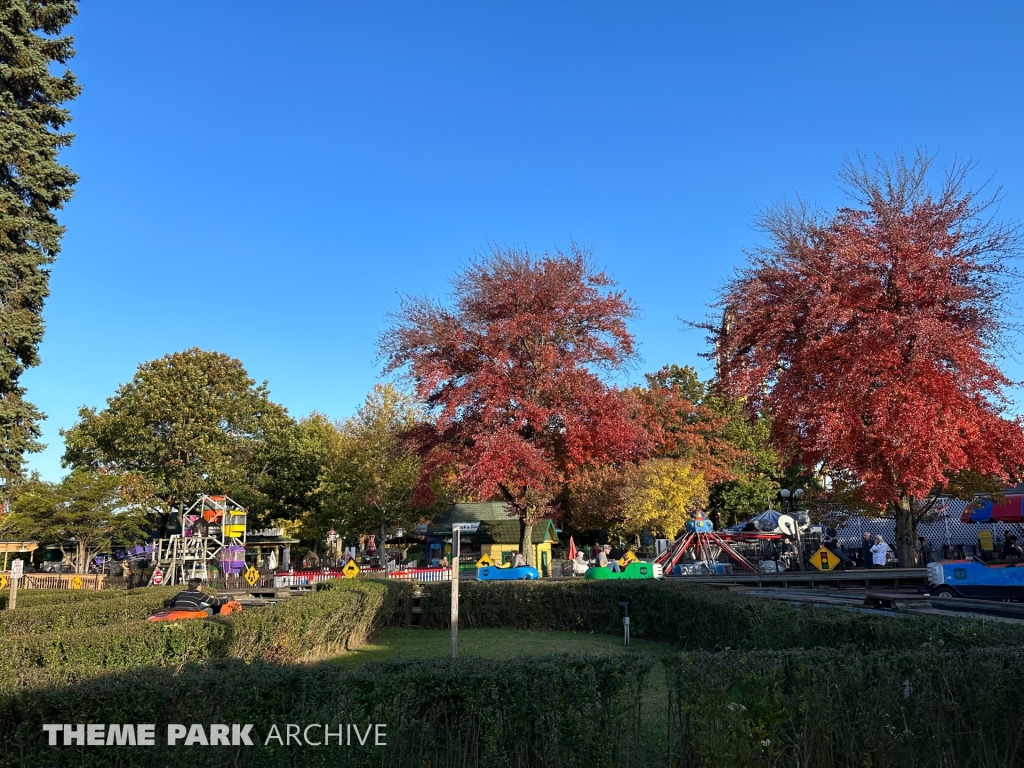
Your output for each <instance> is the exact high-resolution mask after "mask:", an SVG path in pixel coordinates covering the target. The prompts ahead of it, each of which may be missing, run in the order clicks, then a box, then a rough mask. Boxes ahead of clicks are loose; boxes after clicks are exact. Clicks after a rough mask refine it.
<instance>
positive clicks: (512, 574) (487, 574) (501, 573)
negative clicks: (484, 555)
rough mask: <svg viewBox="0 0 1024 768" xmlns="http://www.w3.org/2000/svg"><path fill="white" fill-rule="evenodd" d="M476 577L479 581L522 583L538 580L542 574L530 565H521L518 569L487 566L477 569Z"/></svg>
mask: <svg viewBox="0 0 1024 768" xmlns="http://www.w3.org/2000/svg"><path fill="white" fill-rule="evenodd" d="M476 577H477V579H478V580H479V581H520V580H523V579H538V578H540V573H539V572H538V571H537V569H536V568H534V567H533V566H530V565H521V566H519V567H518V568H511V567H506V568H501V567H499V566H497V565H485V566H484V567H483V568H477V569H476Z"/></svg>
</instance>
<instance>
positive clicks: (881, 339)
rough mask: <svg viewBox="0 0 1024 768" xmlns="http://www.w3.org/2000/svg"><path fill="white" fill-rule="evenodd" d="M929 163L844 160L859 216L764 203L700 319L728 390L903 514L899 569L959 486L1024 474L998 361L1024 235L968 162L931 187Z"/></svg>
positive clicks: (808, 457) (802, 449)
mask: <svg viewBox="0 0 1024 768" xmlns="http://www.w3.org/2000/svg"><path fill="white" fill-rule="evenodd" d="M930 165H931V158H929V157H926V156H923V155H921V154H920V153H919V154H918V156H917V157H916V159H915V160H914V161H912V162H908V161H906V160H905V159H904V158H902V157H897V158H896V160H895V162H894V163H892V164H891V165H889V164H886V163H884V162H882V161H878V162H877V163H876V164H874V165H873V166H870V167H869V166H868V165H867V164H866V163H865V162H864V160H863V159H859V160H858V161H857V162H848V163H847V165H846V167H845V169H844V171H843V172H842V173H841V175H840V179H841V180H842V181H843V182H844V183H845V186H846V188H847V190H848V192H849V194H850V197H851V198H852V200H853V203H854V204H853V205H852V206H851V207H847V208H841V209H839V210H838V211H837V212H836V213H835V214H833V215H825V214H823V213H820V212H811V211H809V210H808V209H807V208H805V207H802V206H787V205H783V206H779V207H776V208H773V209H769V210H768V211H767V213H765V214H764V215H763V217H762V220H761V222H760V223H761V225H762V226H763V228H764V230H765V231H766V232H767V234H768V236H769V238H770V241H769V244H768V245H767V246H766V247H765V248H763V249H761V250H758V251H756V252H754V253H752V254H750V262H751V263H750V265H749V266H748V267H747V268H746V269H744V270H742V271H740V272H739V273H738V274H737V276H736V277H735V278H734V279H733V280H732V281H731V282H730V283H729V284H728V285H727V286H726V287H725V288H724V290H723V292H722V294H721V296H720V303H719V306H720V307H722V308H723V310H724V311H723V322H722V323H721V324H714V325H712V324H708V325H705V326H704V327H705V328H707V329H708V330H709V331H710V332H711V333H710V340H711V341H713V342H714V344H715V346H716V351H715V353H714V356H715V358H716V359H717V361H718V365H719V379H720V381H721V382H723V383H724V384H726V385H727V386H728V387H729V388H730V389H731V390H732V391H733V392H734V393H736V394H739V395H742V396H744V397H745V398H746V403H747V405H748V407H750V408H751V409H753V410H755V411H758V410H761V409H766V410H767V411H768V412H769V413H770V414H771V416H772V418H773V423H774V428H775V438H776V440H777V442H778V444H779V445H780V446H781V447H782V448H784V449H786V450H787V452H788V454H789V455H795V456H799V457H800V458H801V459H802V461H803V463H804V465H805V466H822V467H824V468H826V469H827V470H831V471H834V472H836V473H838V474H841V475H843V476H846V477H853V478H855V480H856V481H857V483H858V484H859V489H860V491H861V493H862V494H863V496H864V497H865V498H866V500H867V501H869V502H871V503H874V504H876V505H878V506H879V507H881V508H883V509H885V510H887V511H888V512H889V513H891V514H893V515H894V516H895V518H896V536H897V545H898V552H899V556H900V561H901V562H902V563H904V564H906V563H911V562H913V550H914V542H915V537H916V533H917V523H918V522H919V521H920V519H921V518H922V517H923V515H924V514H926V513H927V512H928V510H929V509H930V507H931V505H932V504H933V503H934V501H935V498H936V495H937V493H938V492H941V491H942V490H943V489H945V488H946V487H947V486H948V485H949V483H950V482H951V480H956V481H957V482H959V480H960V479H961V478H962V477H964V476H970V475H972V474H975V473H976V475H977V476H981V477H984V478H988V479H990V480H991V479H998V480H1000V481H1003V482H1006V481H1010V480H1012V479H1015V478H1017V477H1019V476H1020V471H1021V467H1022V466H1024V434H1022V425H1021V421H1020V419H1019V418H1016V419H1010V418H1008V417H1007V416H1006V413H1005V411H1006V406H1007V405H1008V403H1007V401H1006V398H1005V396H1004V388H1005V387H1006V386H1008V385H1009V384H1010V381H1009V380H1008V379H1007V378H1006V376H1004V375H1003V373H1002V372H1001V371H1000V369H999V367H998V365H997V351H998V350H999V348H1000V347H999V342H1000V340H1001V339H1002V338H1003V337H1004V335H1005V331H1006V330H1007V324H1006V321H1007V308H1006V305H1005V299H1006V297H1007V295H1008V292H1009V291H1010V290H1011V289H1012V287H1013V286H1012V281H1013V280H1014V279H1015V278H1016V273H1015V272H1014V270H1013V269H1012V268H1011V267H1010V265H1009V260H1010V258H1011V257H1013V256H1015V255H1017V253H1018V237H1017V232H1016V229H1015V228H1014V227H1008V226H1002V225H1000V224H998V223H995V222H994V221H993V220H992V219H991V218H990V217H989V216H988V213H987V212H988V210H989V209H990V207H991V205H992V204H993V202H994V198H988V199H983V198H981V197H979V195H978V193H977V192H975V191H972V190H970V189H969V188H968V187H967V186H966V176H967V174H968V172H969V170H970V168H969V166H968V165H966V164H963V163H956V164H954V166H953V167H952V168H951V169H950V170H949V171H948V172H947V173H946V174H945V176H944V178H943V180H942V182H941V184H940V185H939V186H938V187H937V188H936V189H934V190H933V189H932V188H931V187H930V186H929V183H928V181H929V168H930Z"/></svg>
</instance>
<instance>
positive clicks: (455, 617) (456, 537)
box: [451, 523, 462, 659]
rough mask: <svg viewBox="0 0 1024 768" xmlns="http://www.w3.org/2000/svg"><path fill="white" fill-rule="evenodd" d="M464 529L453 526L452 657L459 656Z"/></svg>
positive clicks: (456, 525)
mask: <svg viewBox="0 0 1024 768" xmlns="http://www.w3.org/2000/svg"><path fill="white" fill-rule="evenodd" d="M461 533H462V529H461V528H459V525H458V523H456V524H455V525H453V526H452V561H451V566H452V658H453V659H457V658H459V544H460V543H461V541H460V539H461Z"/></svg>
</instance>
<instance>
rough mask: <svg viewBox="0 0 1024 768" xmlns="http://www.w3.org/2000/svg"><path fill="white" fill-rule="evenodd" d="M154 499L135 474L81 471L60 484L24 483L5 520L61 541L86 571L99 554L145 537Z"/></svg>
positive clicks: (21, 531) (16, 527) (40, 538)
mask: <svg viewBox="0 0 1024 768" xmlns="http://www.w3.org/2000/svg"><path fill="white" fill-rule="evenodd" d="M150 498H151V497H150V496H149V486H148V483H146V482H145V481H143V480H141V478H138V477H137V476H132V475H121V476H117V475H105V474H100V473H98V472H92V471H89V470H78V471H76V472H72V473H71V474H69V475H68V476H67V477H65V478H64V479H63V480H62V481H61V482H59V483H45V482H40V481H32V482H29V483H26V484H25V485H24V486H23V487H22V489H21V492H20V493H19V495H18V497H17V498H16V499H15V500H14V503H13V505H12V511H11V513H10V515H8V519H7V520H6V521H5V523H6V526H9V527H10V529H11V530H13V531H16V532H17V533H18V534H20V535H22V536H25V537H28V538H32V539H36V540H38V541H40V542H43V543H52V544H57V545H59V546H60V548H61V552H62V553H63V554H64V559H65V560H66V561H69V562H71V563H72V565H73V566H74V568H75V573H85V572H86V571H87V570H88V567H89V562H90V560H92V558H93V557H95V556H96V555H97V554H98V553H100V552H104V551H109V550H111V549H112V548H114V547H120V546H130V545H133V544H137V543H139V542H140V541H143V540H144V539H145V537H146V533H147V529H148V525H149V520H148V516H147V513H148V512H149V511H150V505H149V503H148V501H149V499H150ZM69 542H71V543H72V547H71V549H70V550H68V549H65V546H66V545H67V544H68V543H69Z"/></svg>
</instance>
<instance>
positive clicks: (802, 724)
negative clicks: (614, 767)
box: [666, 648, 1024, 768]
mask: <svg viewBox="0 0 1024 768" xmlns="http://www.w3.org/2000/svg"><path fill="white" fill-rule="evenodd" d="M666 666H667V668H668V684H669V691H670V702H671V703H670V734H671V735H670V743H671V751H672V758H673V760H672V761H670V762H673V764H677V765H682V766H719V765H744V766H775V765H800V766H821V767H822V768H830V767H832V766H837V767H838V766H849V768H854V767H855V766H857V767H860V766H871V767H872V768H886V766H892V767H893V768H897V767H898V766H909V765H919V766H924V765H928V766H932V765H934V766H967V765H971V766H1010V765H1021V764H1024V744H1022V743H1021V734H1022V729H1024V688H1022V686H1021V684H1020V683H1021V680H1022V679H1024V652H1022V651H1021V650H1019V649H1010V648H992V649H983V650H977V649H976V650H973V651H970V652H967V653H958V652H943V653H936V652H934V651H921V650H906V651H875V652H871V653H857V652H856V651H852V652H851V651H849V650H846V649H837V650H832V649H823V648H818V649H813V650H790V651H784V652H781V653H780V652H764V651H755V652H741V651H727V652H721V653H703V652H698V653H683V654H680V655H679V656H678V657H676V658H675V659H673V660H671V661H668V662H666Z"/></svg>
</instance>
